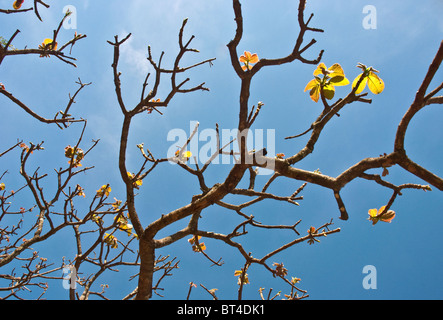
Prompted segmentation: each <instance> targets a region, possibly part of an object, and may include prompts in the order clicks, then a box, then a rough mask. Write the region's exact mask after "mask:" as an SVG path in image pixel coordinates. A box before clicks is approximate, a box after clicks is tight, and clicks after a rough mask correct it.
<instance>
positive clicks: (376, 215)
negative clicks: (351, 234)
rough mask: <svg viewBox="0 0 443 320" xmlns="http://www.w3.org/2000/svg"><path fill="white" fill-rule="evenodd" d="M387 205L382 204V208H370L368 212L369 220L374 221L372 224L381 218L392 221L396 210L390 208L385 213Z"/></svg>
mask: <svg viewBox="0 0 443 320" xmlns="http://www.w3.org/2000/svg"><path fill="white" fill-rule="evenodd" d="M385 208H386V206H382V207H381V208H380V209H378V212H377V209H369V211H368V214H369V218H368V220H371V221H372V225H374V224H376V223H377V222H378V221H379V220H381V221H383V222H389V223H391V221H392V219H394V217H395V211H393V210H388V211H387V212H386V213H383V211H384V210H385Z"/></svg>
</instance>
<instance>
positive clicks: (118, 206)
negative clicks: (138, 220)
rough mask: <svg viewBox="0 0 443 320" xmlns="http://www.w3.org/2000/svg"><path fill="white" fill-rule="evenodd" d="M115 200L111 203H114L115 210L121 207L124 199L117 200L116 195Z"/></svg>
mask: <svg viewBox="0 0 443 320" xmlns="http://www.w3.org/2000/svg"><path fill="white" fill-rule="evenodd" d="M114 200H115V202H114V203H112V204H111V205H112V208H113V209H114V210H115V211H117V210H118V208H120V206H121V205H122V201H121V200H117V199H116V198H115V197H114Z"/></svg>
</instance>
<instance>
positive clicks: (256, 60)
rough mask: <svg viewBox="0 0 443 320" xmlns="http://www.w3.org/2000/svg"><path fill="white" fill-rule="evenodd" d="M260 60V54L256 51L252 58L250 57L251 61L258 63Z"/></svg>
mask: <svg viewBox="0 0 443 320" xmlns="http://www.w3.org/2000/svg"><path fill="white" fill-rule="evenodd" d="M257 62H258V55H257V54H256V53H254V54H253V55H252V56H251V57H250V59H249V63H257Z"/></svg>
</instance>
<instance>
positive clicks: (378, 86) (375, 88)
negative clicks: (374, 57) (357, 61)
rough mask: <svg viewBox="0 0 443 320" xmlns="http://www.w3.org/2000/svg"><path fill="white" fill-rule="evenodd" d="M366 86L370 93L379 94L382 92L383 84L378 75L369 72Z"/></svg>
mask: <svg viewBox="0 0 443 320" xmlns="http://www.w3.org/2000/svg"><path fill="white" fill-rule="evenodd" d="M368 88H369V90H371V92H372V93H374V94H379V93H382V92H383V90H384V88H385V84H384V82H383V80H382V79H380V77H379V76H378V75H376V74H375V73H373V72H370V73H369V76H368Z"/></svg>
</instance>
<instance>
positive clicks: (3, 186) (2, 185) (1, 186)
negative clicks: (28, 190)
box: [0, 182, 6, 191]
mask: <svg viewBox="0 0 443 320" xmlns="http://www.w3.org/2000/svg"><path fill="white" fill-rule="evenodd" d="M5 188H6V186H5V184H4V183H3V182H2V183H0V191H3V190H5Z"/></svg>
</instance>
